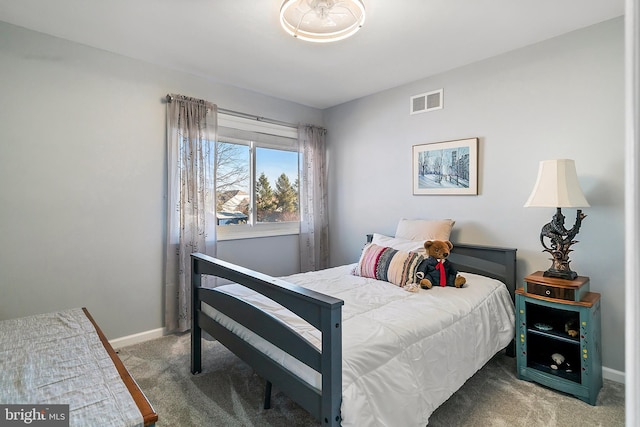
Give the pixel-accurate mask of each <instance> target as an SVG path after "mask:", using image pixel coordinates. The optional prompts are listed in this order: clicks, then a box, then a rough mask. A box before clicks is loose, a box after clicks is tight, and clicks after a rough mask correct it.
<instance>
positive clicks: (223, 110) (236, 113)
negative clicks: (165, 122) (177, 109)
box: [167, 94, 298, 129]
mask: <svg viewBox="0 0 640 427" xmlns="http://www.w3.org/2000/svg"><path fill="white" fill-rule="evenodd" d="M171 101H173V95H171V94H169V95H167V102H171ZM205 102H206V101H205ZM218 113H222V114H228V115H230V116H235V117H242V118H245V119H250V120H256V121H258V122H264V123H270V124H272V125H280V126H287V127H290V128H296V129H297V128H298V125H297V124H294V123H288V122H283V121H280V120H275V119H268V118H266V117H262V116H255V115H253V114H247V113H241V112H240V111H234V110H227V109H226V108H218Z"/></svg>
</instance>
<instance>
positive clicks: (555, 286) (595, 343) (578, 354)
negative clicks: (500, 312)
mask: <svg viewBox="0 0 640 427" xmlns="http://www.w3.org/2000/svg"><path fill="white" fill-rule="evenodd" d="M567 325H569V328H567ZM567 329H570V330H575V331H576V332H577V333H575V334H574V335H575V336H572V335H571V334H570V333H568V331H567ZM554 353H559V354H562V355H563V356H564V358H565V363H566V365H563V366H562V367H561V368H560V369H552V368H551V365H552V364H553V362H552V359H551V355H552V354H554ZM516 356H517V365H518V378H520V379H523V380H528V381H535V382H538V383H540V384H542V385H545V386H547V387H551V388H554V389H556V390H559V391H562V392H565V393H569V394H573V395H574V396H576V397H578V398H579V399H581V400H583V401H585V402H587V403H589V404H591V405H595V402H596V399H597V397H598V392H599V391H600V389H601V388H602V361H601V344H600V294H597V293H594V292H589V278H588V277H578V278H576V279H575V280H563V279H557V278H546V277H543V276H542V273H541V272H537V273H534V274H532V275H529V276H527V277H525V287H523V288H520V289H518V290H516Z"/></svg>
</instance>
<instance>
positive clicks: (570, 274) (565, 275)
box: [542, 268, 578, 280]
mask: <svg viewBox="0 0 640 427" xmlns="http://www.w3.org/2000/svg"><path fill="white" fill-rule="evenodd" d="M542 275H543V276H544V277H557V278H559V279H565V280H574V279H575V278H576V277H578V273H576V272H575V271H571V270H568V271H560V270H555V269H553V268H550V269H548V270H547V271H545V272H544V273H542Z"/></svg>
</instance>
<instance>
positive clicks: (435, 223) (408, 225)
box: [396, 218, 456, 243]
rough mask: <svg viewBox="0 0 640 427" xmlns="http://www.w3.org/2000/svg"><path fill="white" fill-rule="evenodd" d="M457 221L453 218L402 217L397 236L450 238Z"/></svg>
mask: <svg viewBox="0 0 640 427" xmlns="http://www.w3.org/2000/svg"><path fill="white" fill-rule="evenodd" d="M455 223H456V222H455V221H454V220H452V219H440V220H432V219H404V218H403V219H401V220H400V222H398V228H397V229H396V237H398V238H400V239H406V240H422V241H423V243H424V241H425V240H449V236H450V235H451V229H452V228H453V224H455Z"/></svg>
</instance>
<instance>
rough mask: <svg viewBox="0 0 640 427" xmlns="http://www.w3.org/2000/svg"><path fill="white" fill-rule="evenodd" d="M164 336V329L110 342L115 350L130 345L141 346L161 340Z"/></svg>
mask: <svg viewBox="0 0 640 427" xmlns="http://www.w3.org/2000/svg"><path fill="white" fill-rule="evenodd" d="M163 336H164V328H158V329H152V330H150V331H145V332H140V333H137V334H133V335H128V336H126V337H121V338H116V339H113V340H109V344H111V347H113V348H114V349H118V348H121V347H126V346H128V345H133V344H140V343H141V342H145V341H149V340H153V339H156V338H161V337H163Z"/></svg>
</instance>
